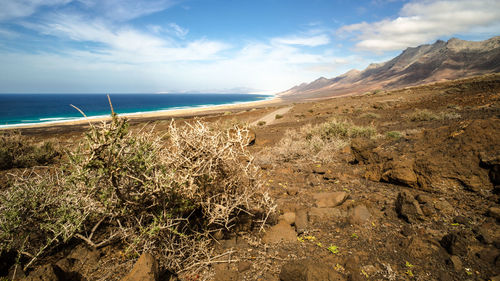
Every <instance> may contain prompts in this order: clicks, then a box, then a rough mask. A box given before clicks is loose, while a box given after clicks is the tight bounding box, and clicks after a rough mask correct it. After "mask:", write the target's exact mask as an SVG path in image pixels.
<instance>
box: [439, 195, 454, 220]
mask: <svg viewBox="0 0 500 281" xmlns="http://www.w3.org/2000/svg"><path fill="white" fill-rule="evenodd" d="M434 208H436V210H438V211H439V213H441V214H442V215H445V216H451V215H453V213H454V212H455V209H454V208H453V206H452V205H451V204H450V203H449V202H448V201H446V200H445V199H444V198H439V200H436V201H435V202H434Z"/></svg>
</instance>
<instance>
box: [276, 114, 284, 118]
mask: <svg viewBox="0 0 500 281" xmlns="http://www.w3.org/2000/svg"><path fill="white" fill-rule="evenodd" d="M281 118H283V115H281V114H276V115H275V116H274V119H281Z"/></svg>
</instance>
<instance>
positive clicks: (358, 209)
mask: <svg viewBox="0 0 500 281" xmlns="http://www.w3.org/2000/svg"><path fill="white" fill-rule="evenodd" d="M371 217H372V215H371V213H370V211H369V210H368V208H367V207H366V206H365V205H362V204H361V205H357V206H355V207H354V208H351V209H350V210H349V223H351V224H364V223H367V222H369V221H370V218H371Z"/></svg>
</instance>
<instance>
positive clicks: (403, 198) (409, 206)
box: [396, 191, 424, 223]
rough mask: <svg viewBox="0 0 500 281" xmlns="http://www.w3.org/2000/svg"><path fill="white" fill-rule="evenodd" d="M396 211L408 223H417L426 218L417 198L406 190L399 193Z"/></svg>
mask: <svg viewBox="0 0 500 281" xmlns="http://www.w3.org/2000/svg"><path fill="white" fill-rule="evenodd" d="M396 213H398V215H399V217H401V218H402V219H404V220H405V221H406V222H408V223H416V222H418V221H420V220H423V218H424V213H423V212H422V209H420V205H419V204H418V202H417V200H415V199H413V196H411V194H410V193H408V192H406V191H403V192H400V193H399V194H398V197H397V199H396Z"/></svg>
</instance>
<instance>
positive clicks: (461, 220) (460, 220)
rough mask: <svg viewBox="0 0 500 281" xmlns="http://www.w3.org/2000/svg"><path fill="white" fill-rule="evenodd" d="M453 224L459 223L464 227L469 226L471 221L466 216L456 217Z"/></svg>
mask: <svg viewBox="0 0 500 281" xmlns="http://www.w3.org/2000/svg"><path fill="white" fill-rule="evenodd" d="M453 222H454V223H459V224H463V225H468V224H469V220H468V219H467V218H466V217H464V216H456V217H454V218H453Z"/></svg>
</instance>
